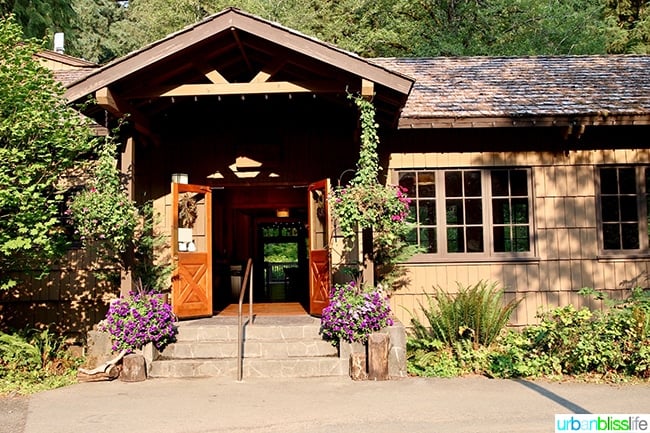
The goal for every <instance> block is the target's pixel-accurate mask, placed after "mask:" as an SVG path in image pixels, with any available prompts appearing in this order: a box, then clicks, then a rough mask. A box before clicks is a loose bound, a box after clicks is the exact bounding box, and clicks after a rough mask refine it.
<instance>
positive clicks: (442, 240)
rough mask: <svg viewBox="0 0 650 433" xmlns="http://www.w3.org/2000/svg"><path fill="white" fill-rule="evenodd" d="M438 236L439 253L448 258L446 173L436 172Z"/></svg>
mask: <svg viewBox="0 0 650 433" xmlns="http://www.w3.org/2000/svg"><path fill="white" fill-rule="evenodd" d="M435 176H436V198H437V199H436V223H437V225H436V236H438V252H439V253H440V255H442V256H447V254H448V253H447V195H446V194H445V171H444V170H436V172H435Z"/></svg>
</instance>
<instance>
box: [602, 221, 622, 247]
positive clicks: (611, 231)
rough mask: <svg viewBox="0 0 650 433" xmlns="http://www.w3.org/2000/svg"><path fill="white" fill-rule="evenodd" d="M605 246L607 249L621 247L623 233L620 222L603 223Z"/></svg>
mask: <svg viewBox="0 0 650 433" xmlns="http://www.w3.org/2000/svg"><path fill="white" fill-rule="evenodd" d="M603 248H605V249H606V250H620V249H621V234H620V232H619V225H618V224H603Z"/></svg>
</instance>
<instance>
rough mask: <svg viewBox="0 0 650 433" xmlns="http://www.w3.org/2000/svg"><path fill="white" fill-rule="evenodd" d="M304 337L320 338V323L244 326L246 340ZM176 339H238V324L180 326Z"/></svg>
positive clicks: (181, 340) (182, 340) (203, 340)
mask: <svg viewBox="0 0 650 433" xmlns="http://www.w3.org/2000/svg"><path fill="white" fill-rule="evenodd" d="M303 338H314V339H320V338H321V336H320V325H319V324H311V325H298V326H289V325H247V326H245V328H244V339H245V340H246V341H252V340H295V339H303ZM176 340H177V341H178V342H184V341H201V342H206V341H237V325H203V326H179V327H178V335H177V336H176Z"/></svg>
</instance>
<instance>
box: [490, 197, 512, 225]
mask: <svg viewBox="0 0 650 433" xmlns="http://www.w3.org/2000/svg"><path fill="white" fill-rule="evenodd" d="M492 223H493V224H510V203H509V202H508V199H507V198H498V199H494V200H492Z"/></svg>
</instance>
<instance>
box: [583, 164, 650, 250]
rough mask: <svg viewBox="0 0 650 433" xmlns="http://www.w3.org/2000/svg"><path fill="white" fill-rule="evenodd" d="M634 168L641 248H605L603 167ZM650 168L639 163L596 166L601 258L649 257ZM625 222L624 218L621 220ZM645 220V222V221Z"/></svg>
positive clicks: (597, 213)
mask: <svg viewBox="0 0 650 433" xmlns="http://www.w3.org/2000/svg"><path fill="white" fill-rule="evenodd" d="M624 168H631V169H634V176H635V181H636V188H637V190H636V193H635V195H636V200H635V201H636V206H637V224H638V227H637V229H638V235H639V248H628V249H625V248H620V249H605V233H604V224H605V222H604V221H603V214H602V211H603V197H604V194H603V193H602V190H601V186H602V185H601V174H602V170H603V169H617V170H618V169H624ZM647 170H650V165H637V164H611V165H598V166H596V167H595V171H596V173H595V176H594V178H595V179H596V215H597V222H598V254H599V256H598V257H599V258H605V259H607V258H635V257H648V256H650V227H648V223H649V222H650V221H649V220H648V212H649V209H648V207H649V206H648V202H649V201H650V191H649V190H648V189H649V188H648V187H647V185H646V171H647ZM607 195H608V196H625V195H630V194H607ZM619 221H620V222H623V220H619ZM644 222H645V223H644Z"/></svg>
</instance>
